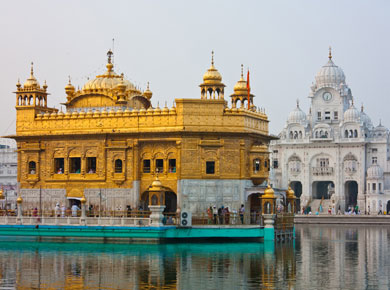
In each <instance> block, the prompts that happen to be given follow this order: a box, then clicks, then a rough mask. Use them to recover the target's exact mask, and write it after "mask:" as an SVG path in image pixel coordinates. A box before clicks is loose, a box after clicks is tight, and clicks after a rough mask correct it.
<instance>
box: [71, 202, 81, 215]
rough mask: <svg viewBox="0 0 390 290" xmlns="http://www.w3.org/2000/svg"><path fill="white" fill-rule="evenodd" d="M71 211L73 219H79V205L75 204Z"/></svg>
mask: <svg viewBox="0 0 390 290" xmlns="http://www.w3.org/2000/svg"><path fill="white" fill-rule="evenodd" d="M71 209H72V217H77V213H78V211H79V210H80V208H79V207H78V206H77V204H73V205H72V208H71Z"/></svg>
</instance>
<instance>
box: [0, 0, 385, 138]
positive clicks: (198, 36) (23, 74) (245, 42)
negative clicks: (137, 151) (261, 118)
mask: <svg viewBox="0 0 390 290" xmlns="http://www.w3.org/2000/svg"><path fill="white" fill-rule="evenodd" d="M0 26H1V29H0V39H1V46H0V52H1V54H0V55H1V56H0V62H1V66H0V68H1V71H0V75H1V83H0V93H1V98H2V103H1V107H0V110H1V114H0V122H1V123H0V124H1V125H0V134H1V135H9V134H13V133H14V132H15V116H16V114H15V109H14V107H15V103H16V101H15V96H14V94H13V93H12V92H13V91H15V89H16V87H15V84H16V82H17V80H18V78H20V81H21V83H24V81H25V80H26V79H27V78H28V76H29V71H30V62H31V61H33V62H34V72H35V76H36V77H37V79H38V81H39V82H40V84H41V85H42V84H43V82H44V80H47V84H48V86H49V87H48V91H49V93H50V94H51V95H50V96H49V106H51V107H52V106H55V107H56V108H59V106H60V105H59V104H60V103H61V102H64V101H65V99H66V98H65V96H66V95H65V91H64V87H65V85H66V84H67V80H68V75H70V76H71V77H72V82H73V84H74V85H75V86H76V87H77V86H80V87H81V86H83V84H84V83H85V82H86V81H87V78H88V77H90V78H92V77H94V76H95V75H97V74H101V73H103V72H104V71H105V64H106V61H107V57H106V52H107V50H108V49H109V48H112V39H113V38H114V39H115V47H114V50H115V56H114V61H115V68H114V69H115V71H116V72H117V73H122V72H123V73H124V74H125V76H126V78H127V79H129V80H130V81H132V82H134V83H135V84H137V85H139V86H141V88H145V87H146V83H147V82H148V81H149V82H150V88H151V90H152V91H153V98H152V103H153V105H154V106H156V105H157V101H159V102H160V106H161V105H163V104H164V102H165V101H168V104H169V105H171V104H172V102H173V100H174V98H200V89H199V87H198V85H199V84H200V83H201V82H202V76H203V74H204V72H205V71H206V70H207V69H208V67H209V66H210V52H211V50H214V51H215V66H216V68H217V69H218V70H219V72H220V73H221V74H222V78H223V80H222V81H223V82H224V84H225V85H226V86H227V87H226V89H225V95H226V96H225V99H227V100H228V99H229V101H230V98H229V97H228V96H229V95H230V94H231V93H232V92H233V86H234V84H235V83H236V81H237V80H238V79H239V77H240V64H241V63H243V64H244V67H245V68H247V67H249V68H250V71H251V87H252V92H253V94H255V99H254V103H255V105H257V106H259V107H264V108H265V109H266V112H267V114H268V116H269V119H270V121H271V123H270V132H271V133H273V134H278V133H279V132H280V131H281V129H282V128H283V126H284V125H285V121H286V119H287V115H288V113H289V112H290V111H291V110H292V109H294V107H295V103H296V99H297V98H299V99H300V104H301V107H302V108H303V109H304V110H305V112H306V113H307V111H308V108H309V99H308V98H307V96H308V95H309V90H310V85H311V83H312V82H313V81H314V76H315V74H316V73H317V71H318V70H319V69H320V68H321V66H322V65H324V64H325V63H326V62H327V56H328V47H329V45H331V46H332V50H333V60H334V62H335V64H336V65H338V66H340V67H341V68H342V69H343V70H344V73H345V75H346V81H347V83H348V85H349V86H350V88H351V89H352V94H353V96H354V98H355V104H356V105H358V106H359V107H360V105H361V103H362V102H363V103H364V106H365V110H366V112H367V113H368V115H369V116H370V117H371V118H372V121H373V122H374V124H375V125H376V124H377V123H378V122H379V119H380V118H381V119H382V123H383V124H384V125H385V126H387V127H388V126H390V114H389V113H388V112H389V107H390V106H389V105H390V101H389V99H390V69H389V68H390V38H389V35H390V1H386V0H383V1H368V0H366V1H358V0H351V1H343V0H336V1H330V0H327V1H319V0H318V1H316V0H307V1H291V0H289V1H242V0H240V1H227V0H224V1H199V0H198V1H183V0H181V1H167V0H165V1H96V0H93V1H87V0H83V1H69V0H68V1H55V0H49V1H15V0H14V1H3V2H2V5H1V9H0Z"/></svg>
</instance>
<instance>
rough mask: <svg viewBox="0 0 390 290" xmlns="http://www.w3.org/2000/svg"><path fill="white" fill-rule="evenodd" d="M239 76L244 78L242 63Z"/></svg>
mask: <svg viewBox="0 0 390 290" xmlns="http://www.w3.org/2000/svg"><path fill="white" fill-rule="evenodd" d="M241 78H244V65H243V64H241Z"/></svg>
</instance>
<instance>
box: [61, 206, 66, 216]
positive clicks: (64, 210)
mask: <svg viewBox="0 0 390 290" xmlns="http://www.w3.org/2000/svg"><path fill="white" fill-rule="evenodd" d="M65 212H66V207H65V205H62V206H61V217H65Z"/></svg>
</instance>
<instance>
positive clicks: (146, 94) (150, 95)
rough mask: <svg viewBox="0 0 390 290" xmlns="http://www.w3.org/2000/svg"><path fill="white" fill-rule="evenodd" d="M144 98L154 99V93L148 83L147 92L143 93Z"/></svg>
mask: <svg viewBox="0 0 390 290" xmlns="http://www.w3.org/2000/svg"><path fill="white" fill-rule="evenodd" d="M143 95H144V97H146V98H147V99H148V100H150V99H151V98H152V95H153V93H152V91H151V90H150V89H149V82H148V86H147V87H146V90H145V91H144V93H143Z"/></svg>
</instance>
